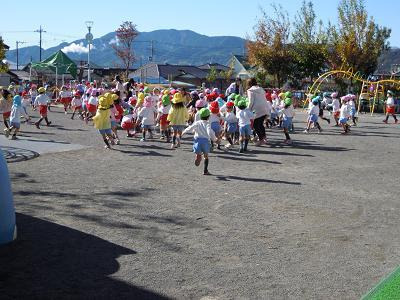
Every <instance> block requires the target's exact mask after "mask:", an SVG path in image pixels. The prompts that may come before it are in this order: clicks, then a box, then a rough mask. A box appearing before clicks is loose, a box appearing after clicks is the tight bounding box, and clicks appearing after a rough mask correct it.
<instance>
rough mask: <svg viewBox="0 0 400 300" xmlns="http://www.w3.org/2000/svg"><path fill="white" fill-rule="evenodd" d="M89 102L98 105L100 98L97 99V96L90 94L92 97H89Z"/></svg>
mask: <svg viewBox="0 0 400 300" xmlns="http://www.w3.org/2000/svg"><path fill="white" fill-rule="evenodd" d="M88 102H89V104H92V105H97V104H98V103H99V100H98V99H97V97H94V96H90V98H89V101H88Z"/></svg>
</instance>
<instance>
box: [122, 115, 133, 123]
mask: <svg viewBox="0 0 400 300" xmlns="http://www.w3.org/2000/svg"><path fill="white" fill-rule="evenodd" d="M134 117H135V116H134V115H133V114H129V115H126V116H124V117H123V118H122V121H121V124H124V123H133V118H134Z"/></svg>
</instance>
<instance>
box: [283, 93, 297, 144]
mask: <svg viewBox="0 0 400 300" xmlns="http://www.w3.org/2000/svg"><path fill="white" fill-rule="evenodd" d="M291 96H292V93H290V92H286V97H287V98H286V99H285V101H284V107H283V109H282V127H283V133H284V134H285V137H286V140H285V141H284V143H285V144H288V145H291V144H292V140H291V139H290V135H289V130H290V129H291V128H292V124H293V117H294V114H295V113H294V108H293V105H292V98H291Z"/></svg>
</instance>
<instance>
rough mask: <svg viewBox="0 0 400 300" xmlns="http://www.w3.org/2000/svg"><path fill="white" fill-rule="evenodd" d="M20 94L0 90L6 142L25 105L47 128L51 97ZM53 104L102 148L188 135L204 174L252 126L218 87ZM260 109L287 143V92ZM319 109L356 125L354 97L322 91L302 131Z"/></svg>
mask: <svg viewBox="0 0 400 300" xmlns="http://www.w3.org/2000/svg"><path fill="white" fill-rule="evenodd" d="M20 94H21V95H19V94H16V95H15V96H13V95H12V93H11V92H10V91H8V90H6V89H3V90H2V93H1V99H0V109H1V112H3V119H4V124H5V126H6V128H5V130H4V131H5V135H6V137H8V136H9V135H10V134H11V135H12V139H16V138H17V133H18V131H19V129H20V123H21V121H20V120H21V117H25V118H26V120H27V121H29V120H30V117H29V115H28V113H27V107H28V106H29V105H32V107H33V109H35V110H36V109H37V110H38V111H39V114H40V119H39V120H38V121H37V122H35V123H34V124H35V125H36V127H37V128H38V129H40V124H41V122H42V121H43V120H45V122H46V124H47V125H48V126H50V125H51V122H50V121H49V120H48V116H47V113H48V109H49V107H50V103H51V99H50V98H49V96H48V95H47V94H46V89H45V88H44V87H40V88H38V89H36V87H34V86H32V87H31V89H30V90H29V91H23V92H22V93H20ZM392 95H393V93H392V92H391V91H389V92H388V100H387V102H386V104H387V109H386V112H387V115H386V119H385V120H384V122H387V120H388V118H389V115H392V116H393V118H394V119H395V122H396V123H397V118H396V116H395V113H394V101H393V97H392ZM269 98H270V99H269ZM57 102H59V103H62V104H63V108H64V111H65V114H68V109H71V110H72V115H71V119H74V117H75V115H76V114H77V115H78V116H79V117H80V118H81V119H82V120H85V121H86V123H88V122H89V121H93V124H94V127H95V128H97V129H98V130H99V133H100V134H101V136H102V138H103V141H104V143H105V147H106V148H107V149H111V147H112V145H114V144H119V143H120V140H119V136H118V128H119V127H121V128H122V129H123V130H125V131H126V133H127V137H136V135H137V134H138V133H139V134H140V133H141V139H140V141H141V142H145V141H147V139H149V138H152V137H153V135H154V128H155V127H159V129H160V135H161V137H160V138H161V139H163V140H166V142H167V143H171V148H172V149H175V148H179V147H180V145H181V138H182V136H183V135H184V134H186V133H189V132H191V133H194V142H193V151H194V152H195V154H196V158H195V165H196V166H198V165H199V164H200V162H201V160H202V158H204V174H205V175H209V174H210V173H209V171H208V163H209V157H208V154H209V152H211V151H212V150H213V148H214V147H215V146H216V147H217V148H218V149H221V141H222V140H223V139H225V140H227V142H228V143H227V144H226V145H225V147H226V148H227V149H230V148H232V147H233V146H234V145H235V144H239V145H240V146H239V152H240V153H244V152H246V151H247V150H248V144H249V141H250V139H251V136H252V135H254V136H255V133H254V132H253V128H252V127H253V121H254V114H253V112H252V111H251V110H250V109H249V108H248V106H249V101H248V99H247V98H245V97H243V96H241V95H236V94H234V93H232V94H230V95H223V94H221V93H219V90H218V89H213V90H211V89H206V90H204V91H202V92H198V91H193V92H191V93H190V94H189V93H187V92H186V91H185V90H184V89H180V90H175V89H172V88H171V89H165V90H161V89H159V88H154V89H153V90H152V91H150V89H149V87H145V86H143V85H141V86H139V87H138V91H137V92H136V91H133V90H131V91H127V93H126V97H125V99H121V92H120V91H119V90H116V89H114V90H107V89H104V88H97V87H96V86H95V85H93V84H89V85H87V86H85V87H84V88H83V89H82V88H78V87H77V86H75V87H67V86H63V87H62V88H61V91H60V93H59V96H58V98H57ZM265 105H266V107H267V115H266V119H265V123H266V124H267V127H272V126H279V127H281V128H282V129H283V133H284V135H285V140H284V142H285V143H286V144H291V142H292V141H291V138H290V134H289V133H290V132H291V131H292V130H293V118H294V116H295V110H294V107H293V101H292V94H291V92H289V91H288V92H285V93H279V94H278V93H276V92H273V93H272V94H271V95H270V97H266V101H265ZM324 109H328V110H329V111H331V112H332V115H333V118H334V120H335V122H336V125H335V126H341V127H342V129H343V132H342V133H343V134H347V133H348V132H349V131H350V125H349V124H348V122H349V121H350V120H351V121H352V122H353V125H356V121H357V116H356V108H355V96H354V95H351V94H349V95H346V96H343V97H341V98H340V99H339V98H338V93H336V92H335V93H332V94H329V93H324V94H323V95H322V97H321V96H315V97H310V101H309V107H308V115H309V116H308V120H307V127H306V129H305V131H304V132H305V133H308V132H309V131H310V129H311V128H312V127H314V128H316V129H318V132H321V131H322V129H321V126H320V124H319V122H318V120H319V118H322V119H324V120H326V121H327V122H328V123H330V120H329V118H324V116H323V113H324ZM8 121H9V122H10V124H8Z"/></svg>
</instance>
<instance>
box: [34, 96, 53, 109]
mask: <svg viewBox="0 0 400 300" xmlns="http://www.w3.org/2000/svg"><path fill="white" fill-rule="evenodd" d="M49 102H50V98H49V96H47V95H46V94H39V96H37V97H36V98H35V102H34V104H35V106H37V105H47V104H48V103H49Z"/></svg>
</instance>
